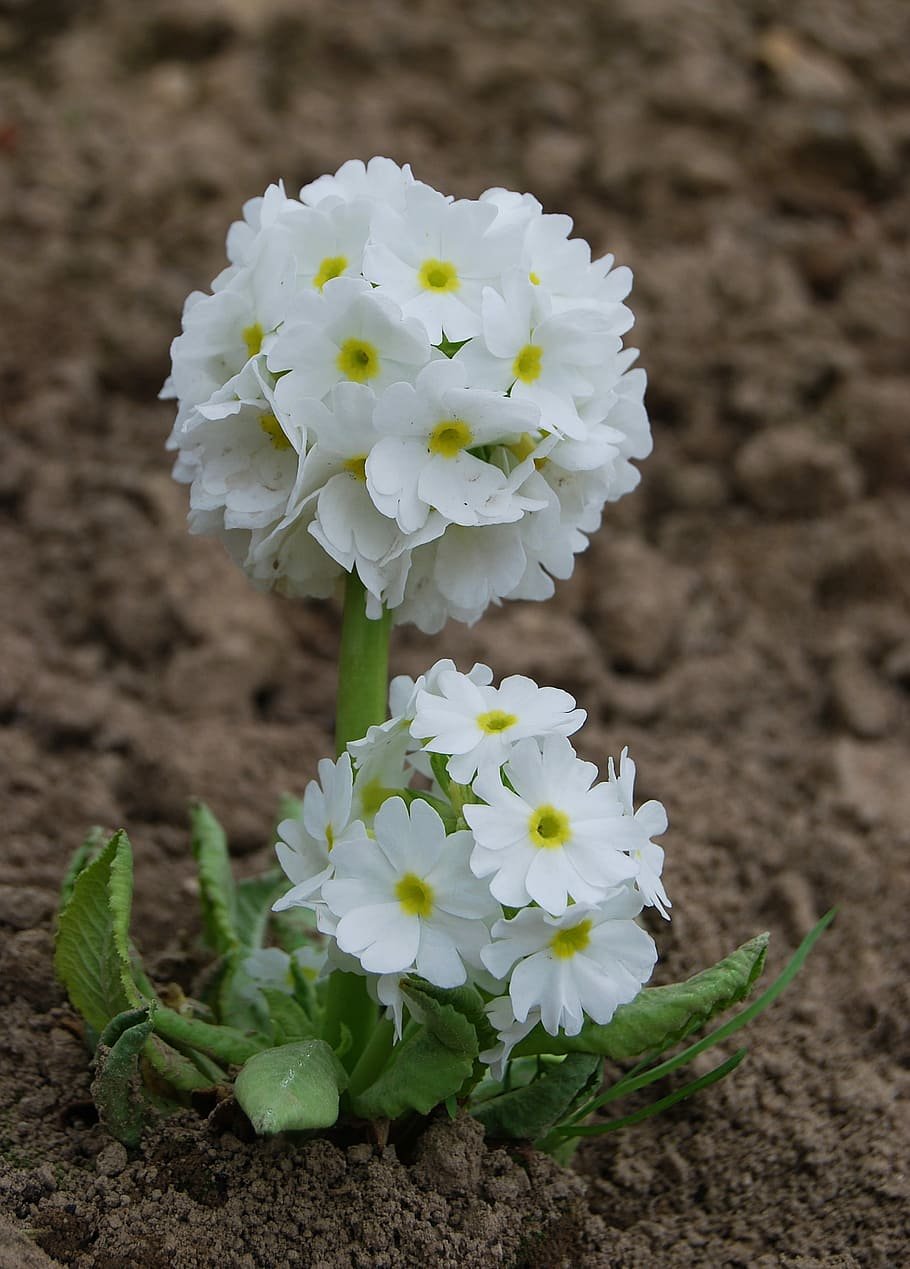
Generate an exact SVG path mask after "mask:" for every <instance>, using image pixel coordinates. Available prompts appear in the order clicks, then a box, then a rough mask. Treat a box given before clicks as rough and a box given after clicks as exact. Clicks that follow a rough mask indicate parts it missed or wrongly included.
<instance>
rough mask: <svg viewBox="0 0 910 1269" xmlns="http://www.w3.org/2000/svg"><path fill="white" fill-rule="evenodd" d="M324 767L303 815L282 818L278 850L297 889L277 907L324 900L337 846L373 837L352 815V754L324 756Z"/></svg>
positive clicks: (313, 783) (305, 797) (306, 796)
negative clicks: (322, 893)
mask: <svg viewBox="0 0 910 1269" xmlns="http://www.w3.org/2000/svg"><path fill="white" fill-rule="evenodd" d="M318 770H319V782H318V783H317V782H316V781H315V780H311V781H310V783H309V784H308V785H307V787H306V792H305V793H304V795H303V810H302V813H301V818H300V819H289V820H282V821H281V823H280V824H279V825H278V838H279V840H278V841H277V842H276V843H275V853H276V854H277V856H278V862H279V863H280V864H281V867H282V869H283V870H284V872H285V875H286V876H287V878H288V880H289V881H290V882H291V883H292V888H291V889H290V890H289V891H288V892H287V894H285V895H282V896H281V898H280V899H277V900H276V901H275V903H274V904H273V905H272V910H273V911H274V912H283V911H285V909H287V908H294V907H301V906H302V907H314V906H315V905H316V904H317V903H319V902H320V894H319V891H320V888H321V886H322V884H323V882H325V881H326V880H327V879H328V878H329V877H331V876H332V875H333V874H334V859H333V857H332V856H333V852H334V851H335V849H336V848H337V847H338V846H342V845H350V844H357V843H360V844H364V843H368V842H369V838H368V837H367V834H366V829H365V828H364V826H363V824H362V823H361V822H360V821H359V820H352V817H351V806H352V799H353V784H354V778H353V770H352V767H351V757H350V754H346V753H344V754H342V755H341V757H340V758H339V759H338V761H337V762H332V760H331V759H330V758H323V759H322V760H321V761H320V763H319V768H318ZM320 928H322V927H321V926H320ZM329 932H331V931H329Z"/></svg>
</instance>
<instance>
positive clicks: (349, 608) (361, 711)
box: [322, 572, 392, 1071]
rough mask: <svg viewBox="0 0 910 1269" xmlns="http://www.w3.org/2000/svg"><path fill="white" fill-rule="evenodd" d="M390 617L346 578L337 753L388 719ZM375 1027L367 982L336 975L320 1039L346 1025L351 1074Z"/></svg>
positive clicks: (331, 1039) (334, 1039)
mask: <svg viewBox="0 0 910 1269" xmlns="http://www.w3.org/2000/svg"><path fill="white" fill-rule="evenodd" d="M391 624H392V618H391V613H388V612H386V611H383V613H382V616H381V617H379V618H377V620H375V621H371V620H370V618H369V617H367V614H366V591H365V589H364V586H363V583H362V582H361V580H360V578H359V577H358V576H357V574H356V572H351V573H349V574H348V580H347V586H346V588H345V592H344V618H343V622H342V627H341V652H340V654H339V658H338V697H337V705H336V710H335V750H336V752H337V753H339V754H342V753H344V751H345V746H346V745H347V743H348V741H350V740H359V739H360V738H361V736H365V735H366V734H367V731H368V730H369V728H370V727H372V726H373V724H374V723H381V722H384V721H385V717H386V701H387V699H388V692H389V630H390V628H391ZM376 1024H377V1010H376V1006H375V1004H374V1003H373V1001H372V1000H371V999H370V996H369V993H368V992H367V985H366V979H365V978H362V977H360V975H358V974H344V973H341V972H339V971H338V970H336V971H335V973H334V974H332V976H331V977H330V979H329V983H328V989H327V993H326V1002H325V1014H324V1015H323V1024H322V1035H323V1039H325V1040H326V1041H327V1042H328V1043H329V1044H330V1045H332V1047H333V1048H337V1047H338V1045H339V1044H340V1043H341V1040H342V1036H343V1031H342V1027H344V1028H346V1030H347V1031H348V1032H349V1034H350V1038H351V1045H350V1048H349V1049H348V1051H347V1052H346V1053H345V1054H344V1056H343V1058H342V1061H343V1062H344V1065H345V1066H346V1067H347V1069H348V1070H349V1071H351V1070H353V1069H354V1067H355V1066H356V1064H357V1063H358V1061H359V1060H360V1057H361V1055H362V1053H363V1052H364V1049H365V1047H366V1046H367V1045H368V1044H369V1043H370V1039H371V1037H372V1035H373V1032H374V1030H375V1028H376Z"/></svg>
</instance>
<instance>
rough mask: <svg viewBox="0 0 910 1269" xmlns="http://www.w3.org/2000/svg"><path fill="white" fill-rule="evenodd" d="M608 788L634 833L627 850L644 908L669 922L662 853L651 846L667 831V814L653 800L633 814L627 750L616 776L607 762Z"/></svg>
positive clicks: (632, 784) (631, 774)
mask: <svg viewBox="0 0 910 1269" xmlns="http://www.w3.org/2000/svg"><path fill="white" fill-rule="evenodd" d="M608 773H609V780H610V784H611V785H612V786H613V787H614V789H615V790H616V794H617V797H618V798H619V802H620V805H621V807H622V812H623V816H624V818H625V820H626V823H627V824H629V825H630V826H631V827H632V829H633V830H634V835H633V837H632V840H631V841H630V843H629V845H628V847H627V849H628V850H629V851H630V852H631V855H632V858H633V859H634V860H635V861H636V862H637V864H638V873H637V875H636V878H635V884H636V886H637V888H638V890H639V892H640V894H641V897H642V899H643V901H644V903H645V905H646V907H653V908H656V909H657V911H658V912H659V913H660V915H661V916H662V917H663V918H664V920H665V921H669V920H670V914H669V912H668V911H667V908H671V907H672V906H673V905H672V903H671V902H670V900H669V899H668V898H667V892H666V890H665V889H664V884H663V882H662V881H661V879H660V875H661V873H662V872H663V867H664V851H663V847H662V846H658V845H657V843H656V842H652V841H651V838H652V837H659V836H660V835H661V833H665V832H666V831H667V812H666V810H665V809H664V806H663V803H661V802H655V801H654V800H653V799H652V800H651V801H649V802H645V803H644V804H643V805H642V806H640V807H639V808H638V810H637V811H636V810H635V808H634V805H633V802H632V795H633V791H634V788H635V763H634V762H633V761H632V759H631V758H630V757H629V749H628V746H626V748H625V749H623V751H622V753H621V754H620V755H619V774H618V775H617V773H616V768H615V767H614V765H613V759H612V758H610V760H609V766H608Z"/></svg>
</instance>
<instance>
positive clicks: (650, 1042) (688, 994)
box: [515, 934, 769, 1061]
mask: <svg viewBox="0 0 910 1269" xmlns="http://www.w3.org/2000/svg"><path fill="white" fill-rule="evenodd" d="M768 937H769V936H768V935H767V934H758V935H756V937H755V938H753V939H750V940H749V941H748V943H744V944H743V945H742V947H739V948H737V949H736V951H735V952H731V954H730V955H729V956H726V957H724V959H723V960H722V961H718V963H717V964H716V965H713V966H712V967H711V968H710V969H705V970H702V972H701V973H700V974H696V975H695V976H694V977H692V978H688V979H686V981H685V982H683V983H674V984H673V985H672V986H669V987H646V988H645V989H644V991H642V992H640V993H639V994H638V996H636V998H635V999H634V1000H633V1001H632V1002H631V1003H630V1004H628V1005H621V1006H620V1007H619V1009H617V1010H616V1013H615V1014H614V1015H613V1018H612V1020H611V1021H610V1022H608V1023H607V1024H606V1025H605V1026H596V1025H595V1024H594V1023H588V1025H587V1026H585V1027H583V1028H582V1030H581V1031H580V1032H579V1034H578V1035H576V1036H564V1035H560V1036H549V1035H547V1033H546V1032H545V1031H544V1030H543V1028H542V1027H540V1026H539V1025H538V1026H537V1027H535V1029H534V1031H532V1032H531V1034H530V1035H529V1036H527V1037H526V1038H525V1039H524V1040H523V1041H522V1042H521V1043H520V1044H519V1045H517V1046H516V1049H515V1054H516V1056H520V1055H522V1054H527V1053H596V1054H599V1055H600V1056H602V1057H609V1058H613V1059H614V1060H617V1061H622V1060H625V1059H626V1058H632V1057H638V1056H639V1055H641V1054H643V1053H652V1054H657V1053H662V1052H664V1050H665V1049H668V1048H671V1047H672V1046H673V1045H674V1044H678V1043H679V1041H680V1040H683V1039H685V1037H686V1036H687V1035H690V1034H691V1033H692V1032H693V1031H697V1030H699V1029H700V1028H701V1027H703V1026H705V1024H706V1023H708V1022H710V1020H711V1019H712V1018H713V1017H715V1015H716V1014H719V1013H722V1012H723V1011H724V1010H725V1009H729V1008H730V1007H731V1006H732V1005H735V1004H737V1003H738V1002H739V1001H741V1000H744V999H745V998H746V996H747V995H748V994H749V992H750V991H751V989H752V986H753V984H754V983H755V980H756V979H757V978H758V977H759V975H760V974H761V972H762V969H763V968H764V964H765V956H766V954H767V949H768Z"/></svg>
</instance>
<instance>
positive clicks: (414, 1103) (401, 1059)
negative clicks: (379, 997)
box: [351, 979, 479, 1119]
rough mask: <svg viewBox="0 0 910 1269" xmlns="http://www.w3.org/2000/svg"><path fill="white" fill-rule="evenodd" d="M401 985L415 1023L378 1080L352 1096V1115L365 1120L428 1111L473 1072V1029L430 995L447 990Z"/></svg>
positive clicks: (418, 984)
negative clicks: (411, 1111)
mask: <svg viewBox="0 0 910 1269" xmlns="http://www.w3.org/2000/svg"><path fill="white" fill-rule="evenodd" d="M401 987H402V991H403V993H404V995H405V997H406V998H407V1001H408V1008H409V1009H410V1011H411V1013H412V1014H413V1015H414V1018H415V1019H417V1020H419V1022H418V1021H415V1022H413V1023H411V1025H410V1026H409V1027H408V1029H407V1030H406V1032H405V1036H404V1039H403V1040H402V1042H401V1043H400V1044H398V1045H396V1046H395V1048H394V1049H393V1050H392V1054H391V1058H390V1061H389V1063H388V1065H387V1066H386V1067H385V1069H384V1070H383V1071H382V1072H381V1073H380V1075H379V1076H378V1078H377V1079H376V1080H375V1081H374V1082H373V1083H372V1084H371V1085H370V1086H369V1087H368V1088H367V1089H365V1090H364V1091H363V1092H362V1093H359V1094H358V1096H357V1097H352V1099H351V1105H352V1109H353V1111H354V1113H355V1114H356V1115H361V1116H362V1117H363V1118H364V1119H397V1118H398V1116H399V1115H403V1114H405V1113H406V1112H407V1111H409V1110H416V1111H418V1112H419V1113H420V1114H421V1115H428V1114H429V1113H430V1111H431V1110H432V1109H433V1107H434V1106H438V1105H439V1103H440V1102H444V1101H445V1100H446V1098H448V1097H454V1096H455V1095H456V1094H457V1093H458V1091H459V1089H460V1088H461V1087H462V1085H463V1084H464V1083H465V1081H466V1080H468V1079H470V1077H471V1075H472V1074H473V1072H474V1062H475V1059H476V1057H477V1054H478V1052H479V1045H478V1042H477V1032H476V1031H475V1030H474V1027H473V1026H472V1025H471V1023H470V1022H469V1021H468V1019H467V1017H466V1016H465V1015H464V1013H462V1012H460V1010H459V1009H457V1008H455V1006H454V1005H453V1004H451V1003H448V1002H447V1001H446V1000H445V999H443V1000H438V999H436V997H435V995H434V993H437V992H438V993H439V995H441V996H442V997H446V996H448V995H449V994H450V993H449V992H447V991H444V990H442V989H440V988H436V987H431V986H430V984H429V983H424V982H422V981H414V980H413V979H407V980H406V981H405V982H403V983H402V985H401ZM470 991H471V989H470V988H469V989H468V994H466V995H465V996H464V997H463V998H461V999H460V1003H461V1004H462V1005H463V1006H466V1005H467V1004H468V1003H469V993H470ZM453 994H454V993H453Z"/></svg>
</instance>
